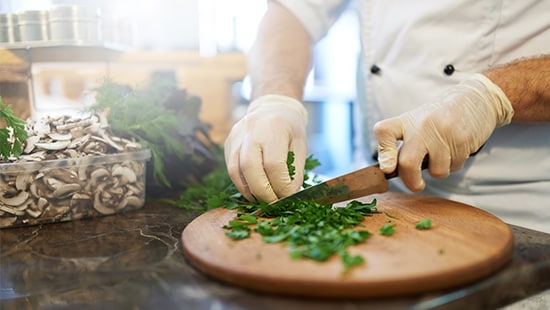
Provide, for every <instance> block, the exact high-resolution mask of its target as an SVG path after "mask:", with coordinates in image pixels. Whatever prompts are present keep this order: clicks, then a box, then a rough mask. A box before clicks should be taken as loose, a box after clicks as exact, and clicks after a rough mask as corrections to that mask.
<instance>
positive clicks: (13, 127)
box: [0, 98, 27, 161]
mask: <svg viewBox="0 0 550 310" xmlns="http://www.w3.org/2000/svg"><path fill="white" fill-rule="evenodd" d="M0 121H3V122H4V125H5V127H3V128H0V155H1V156H2V159H3V160H4V161H8V160H9V158H10V157H19V156H20V155H21V153H22V152H23V146H24V144H25V140H27V131H26V130H25V121H24V120H22V119H20V118H19V117H17V116H15V115H14V114H13V110H12V109H11V107H10V106H6V105H4V102H2V99H1V98H0Z"/></svg>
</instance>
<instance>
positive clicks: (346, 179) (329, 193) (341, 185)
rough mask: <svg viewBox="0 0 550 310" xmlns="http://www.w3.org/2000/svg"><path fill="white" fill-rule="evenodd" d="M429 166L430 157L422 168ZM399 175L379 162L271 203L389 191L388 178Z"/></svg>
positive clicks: (322, 201) (321, 200) (326, 201)
mask: <svg viewBox="0 0 550 310" xmlns="http://www.w3.org/2000/svg"><path fill="white" fill-rule="evenodd" d="M426 168H428V157H427V156H426V157H425V158H424V160H423V161H422V169H426ZM396 176H397V169H396V170H395V171H394V172H392V173H389V174H385V173H384V172H382V170H380V167H379V165H378V164H375V165H372V166H368V167H365V168H362V169H359V170H356V171H353V172H350V173H347V174H344V175H341V176H339V177H335V178H333V179H330V180H327V181H325V182H322V183H319V184H316V185H313V186H310V187H308V188H306V189H304V190H301V191H298V192H296V193H294V194H292V195H289V196H286V197H283V198H281V199H279V200H276V201H274V202H272V203H271V205H272V206H276V205H282V204H284V203H286V202H288V201H291V200H295V199H297V200H306V201H311V200H313V201H315V202H317V203H319V204H329V203H336V202H340V201H345V200H350V199H354V198H359V197H363V196H367V195H371V194H375V193H384V192H387V191H388V188H389V182H388V180H389V179H391V178H394V177H396Z"/></svg>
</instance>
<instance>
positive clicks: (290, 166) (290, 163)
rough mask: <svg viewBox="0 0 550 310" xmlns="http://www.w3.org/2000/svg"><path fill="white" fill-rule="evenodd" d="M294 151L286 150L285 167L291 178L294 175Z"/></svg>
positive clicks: (292, 178)
mask: <svg viewBox="0 0 550 310" xmlns="http://www.w3.org/2000/svg"><path fill="white" fill-rule="evenodd" d="M294 156H295V155H294V152H288V153H287V156H286V167H287V169H288V175H289V176H290V179H291V180H294V176H295V175H296V167H295V166H294Z"/></svg>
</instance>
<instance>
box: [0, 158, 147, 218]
mask: <svg viewBox="0 0 550 310" xmlns="http://www.w3.org/2000/svg"><path fill="white" fill-rule="evenodd" d="M150 157H151V152H150V151H149V150H140V151H136V152H130V153H118V154H106V155H97V156H85V157H80V158H68V159H57V160H45V161H36V162H24V163H4V164H0V228H6V227H17V226H28V225H36V224H43V223H55V222H64V221H72V220H77V219H84V218H90V217H97V216H103V215H109V214H115V213H120V212H123V211H127V210H135V209H140V208H142V207H143V206H144V204H145V180H146V170H147V165H146V161H147V160H149V158H150Z"/></svg>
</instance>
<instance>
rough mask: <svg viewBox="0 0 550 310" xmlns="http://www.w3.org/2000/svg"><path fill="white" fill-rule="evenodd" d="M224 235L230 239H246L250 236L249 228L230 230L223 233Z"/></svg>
mask: <svg viewBox="0 0 550 310" xmlns="http://www.w3.org/2000/svg"><path fill="white" fill-rule="evenodd" d="M225 235H226V236H228V237H230V238H232V239H237V240H238V239H246V238H248V237H250V230H244V229H242V230H232V231H228V232H226V233H225Z"/></svg>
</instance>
